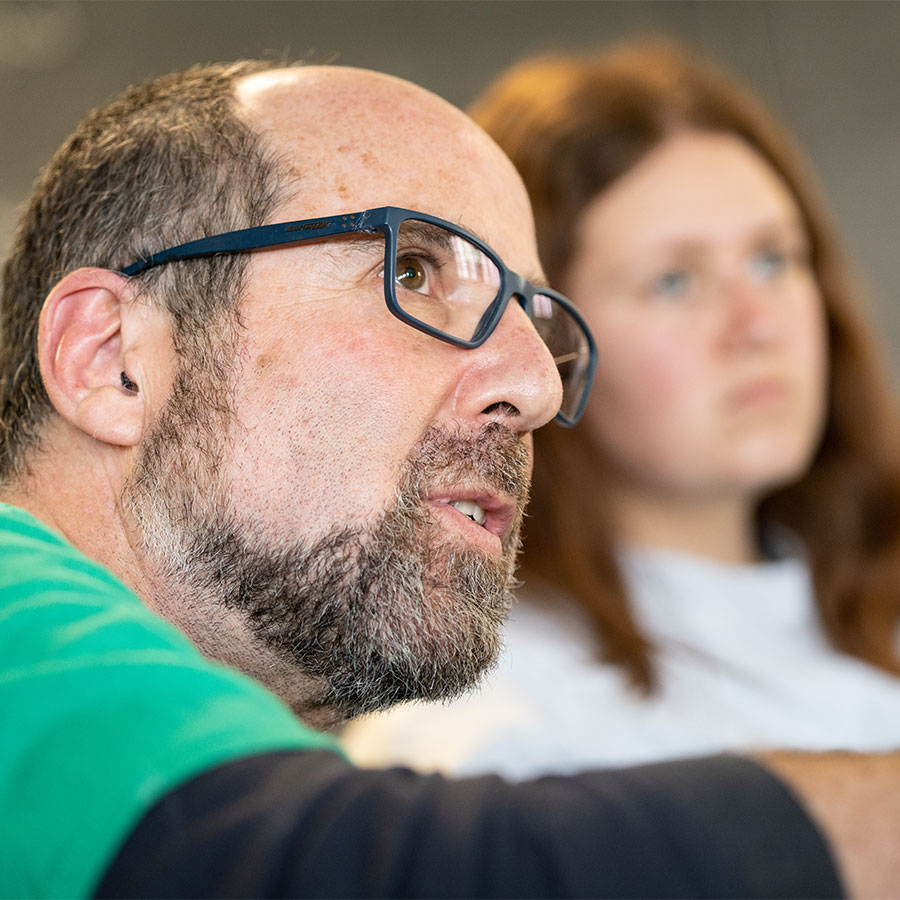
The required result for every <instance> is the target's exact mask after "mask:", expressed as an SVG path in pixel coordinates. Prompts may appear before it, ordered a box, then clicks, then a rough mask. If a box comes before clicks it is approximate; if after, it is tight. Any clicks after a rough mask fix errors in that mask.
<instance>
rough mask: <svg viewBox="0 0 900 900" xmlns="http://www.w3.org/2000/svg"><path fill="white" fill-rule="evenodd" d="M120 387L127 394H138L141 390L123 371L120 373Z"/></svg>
mask: <svg viewBox="0 0 900 900" xmlns="http://www.w3.org/2000/svg"><path fill="white" fill-rule="evenodd" d="M122 387H123V388H125V390H126V391H128V393H129V394H138V393H140V390H141V389H140V388H139V387H138V386H137V385H136V384H135V383H134V382H133V381H132V380H131V379H130V378H129V377H128V376H127V375H126V374H125V373H124V372H123V373H122Z"/></svg>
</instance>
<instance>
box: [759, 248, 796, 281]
mask: <svg viewBox="0 0 900 900" xmlns="http://www.w3.org/2000/svg"><path fill="white" fill-rule="evenodd" d="M787 265H788V255H787V253H785V252H783V251H782V250H760V251H759V252H758V253H754V254H753V256H752V257H751V258H750V274H751V275H753V276H754V277H755V278H758V279H759V280H760V281H771V280H772V279H773V278H777V277H778V276H779V275H780V274H781V273H782V272H783V271H784V270H785V269H786V268H787Z"/></svg>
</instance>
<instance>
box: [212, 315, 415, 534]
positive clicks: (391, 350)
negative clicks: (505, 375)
mask: <svg viewBox="0 0 900 900" xmlns="http://www.w3.org/2000/svg"><path fill="white" fill-rule="evenodd" d="M291 343H292V344H293V345H294V346H296V343H297V342H296V341H292V342H291ZM410 352H411V351H410V350H409V349H408V348H402V347H397V346H394V345H392V344H391V343H390V342H389V341H386V340H385V338H384V334H383V333H381V334H378V333H376V332H375V331H374V330H372V331H366V330H364V329H357V330H355V331H353V330H349V329H348V331H347V333H346V334H341V335H339V336H338V335H335V336H329V335H328V334H325V333H320V334H319V335H317V338H316V340H315V341H311V342H307V343H306V349H305V350H304V352H303V353H302V354H298V353H297V352H296V351H293V352H292V351H291V350H289V349H288V344H287V342H283V343H280V344H279V343H273V344H271V345H270V346H269V347H268V348H267V350H266V351H265V352H264V353H261V354H260V355H259V356H257V357H256V358H255V359H251V360H250V361H249V363H248V365H247V368H246V378H245V379H244V383H243V385H242V388H241V390H240V392H239V396H238V401H237V402H238V409H237V419H238V424H237V427H236V428H235V429H234V441H233V446H232V458H231V460H230V462H231V469H232V479H231V481H232V490H233V500H234V502H235V505H236V508H238V509H240V510H241V511H242V514H243V515H245V517H252V518H256V519H258V520H260V521H261V522H263V523H269V524H271V523H272V522H273V521H279V522H283V523H284V524H285V525H286V526H288V527H291V528H293V529H296V530H298V531H299V533H300V534H302V535H303V536H307V537H309V536H313V535H316V534H321V533H324V532H325V531H327V530H328V529H329V528H330V527H332V526H333V525H334V524H335V522H339V523H351V522H356V523H367V522H370V521H372V520H373V519H374V517H375V516H377V515H378V514H379V513H380V512H381V511H382V510H383V509H384V507H385V506H386V505H387V504H388V503H389V502H390V501H391V499H392V497H393V491H394V489H395V486H396V480H397V474H398V472H399V468H400V465H401V463H402V461H403V460H404V459H405V458H406V456H407V455H408V453H409V452H410V450H411V448H412V446H413V445H414V444H415V442H416V441H417V440H418V439H419V437H420V436H421V434H422V432H423V431H424V429H425V427H426V426H427V424H428V423H429V422H430V418H431V414H430V410H429V409H428V407H427V402H428V399H427V396H426V392H425V389H424V386H425V385H427V384H428V383H429V379H428V373H424V374H423V381H421V382H419V381H418V380H417V381H416V386H417V389H416V386H414V385H413V384H412V383H411V380H410V379H409V378H406V379H400V378H399V375H398V373H401V372H409V371H410V370H411V369H410V365H411V362H410V358H409V357H410ZM412 355H413V356H415V353H414V352H413V353H412ZM417 371H420V372H424V370H423V366H422V365H421V364H419V365H418V368H417Z"/></svg>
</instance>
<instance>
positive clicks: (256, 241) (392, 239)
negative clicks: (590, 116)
mask: <svg viewBox="0 0 900 900" xmlns="http://www.w3.org/2000/svg"><path fill="white" fill-rule="evenodd" d="M410 219H412V220H414V221H417V222H425V223H426V224H429V225H435V226H437V227H439V228H443V229H445V230H446V231H449V232H450V233H451V234H456V235H458V236H459V237H461V238H463V239H464V240H466V241H468V242H469V243H471V244H473V245H474V246H475V247H476V248H478V250H480V251H481V252H482V253H483V254H484V255H485V256H486V257H487V258H488V259H489V260H490V261H491V262H492V263H493V264H494V265H495V266H496V268H497V272H498V273H499V275H500V287H499V289H498V291H497V296H496V297H495V298H494V299H493V300H492V301H491V303H490V304H489V306H488V307H487V309H486V310H485V312H484V314H483V315H482V317H481V320H480V322H479V323H478V326H477V328H476V331H475V334H474V335H473V336H472V338H471V339H469V340H466V339H464V338H458V337H455V336H454V335H451V334H447V333H446V332H444V331H441V330H440V329H438V328H435V327H433V326H431V325H428V324H427V323H425V322H422V321H420V320H419V319H416V318H415V317H414V316H412V315H411V314H410V313H408V312H406V310H404V309H403V307H402V306H400V304H399V303H398V302H397V295H396V285H395V279H396V276H397V271H396V262H397V234H398V229H399V228H400V226H401V225H402V224H403V223H404V222H406V221H408V220H410ZM355 232H357V233H358V232H362V233H365V234H373V233H376V232H378V233H380V234H382V235H383V236H384V238H385V252H384V262H385V273H384V299H385V303H386V304H387V307H388V310H390V312H391V313H392V314H393V315H394V316H396V317H397V318H398V319H400V320H401V321H402V322H404V323H405V324H407V325H410V326H411V327H413V328H415V329H417V330H418V331H421V332H424V333H425V334H428V335H430V336H431V337H434V338H437V339H438V340H440V341H444V342H445V343H448V344H452V345H453V346H456V347H462V348H464V349H467V350H472V349H475V348H476V347H480V346H481V345H482V344H483V343H484V342H485V341H486V340H487V339H488V338H489V337H490V336H491V334H493V332H494V329H495V328H496V327H497V325H498V324H499V323H500V320H501V318H502V317H503V313H504V312H506V307H507V305H508V304H509V301H510V299H511V298H512V297H515V298H516V300H517V301H518V303H519V305H520V306H521V307H522V309H523V310H524V312H525V314H526V315H527V316H528V318H529V320H531V321H533V319H534V317H533V314H532V311H533V300H534V295H535V294H539V295H542V296H545V297H548V298H549V299H551V300H553V301H554V302H556V303H558V304H559V305H560V306H562V307H563V309H564V310H565V311H566V312H567V313H568V314H569V315H570V316H571V317H572V318H573V319H574V320H575V322H576V324H577V325H578V326H579V327H580V328H581V330H582V332H583V333H584V335H585V338H586V339H587V344H588V350H589V354H590V356H589V360H588V366H587V371H586V374H585V379H584V384H585V387H584V391H583V394H582V397H581V400H580V401H579V404H578V408H577V410H576V411H575V413H574V414H573V415H572V416H567V415H565V414H564V413H563V412H562V411H560V412H558V413H557V414H556V416H555V421H556V422H558V423H559V424H560V425H563V426H565V427H567V428H571V427H573V426H574V425H575V424H577V422H578V420H579V419H580V418H581V416H582V414H583V412H584V408H585V406H586V404H587V399H588V396H589V395H590V391H591V386H592V384H593V380H594V372H595V370H596V367H597V346H596V343H595V341H594V336H593V335H592V334H591V330H590V328H588V326H587V323H586V322H585V320H584V318H583V317H582V315H581V313H579V312H578V310H577V308H576V307H575V305H574V304H573V303H572V301H571V300H569V299H568V298H567V297H565V296H563V295H562V294H560V293H559V292H558V291H554V290H551V289H550V288H545V287H538V286H536V285H534V284H532V283H531V282H530V281H529V280H528V279H527V278H525V277H524V276H522V275H519V274H518V273H517V272H514V271H513V270H512V269H510V268H509V267H508V266H507V265H506V264H505V263H504V262H503V260H502V259H500V257H499V256H498V255H497V253H496V252H495V251H494V250H493V249H492V248H491V247H489V246H488V245H487V244H485V243H484V241H482V240H481V239H480V238H479V237H477V236H476V235H474V234H472V233H471V232H470V231H467V230H466V229H465V228H462V227H461V226H459V225H454V224H453V223H452V222H448V221H447V220H446V219H441V218H438V217H437V216H432V215H429V214H428V213H423V212H418V211H417V210H412V209H404V208H402V207H399V206H379V207H375V208H372V209H366V210H363V211H362V212H355V213H342V214H340V215H337V216H327V217H324V218H321V217H320V218H314V219H297V220H295V221H292V222H277V223H275V224H272V225H259V226H256V227H254V228H241V229H238V230H237V231H226V232H222V233H221V234H215V235H211V236H209V237H205V238H199V239H198V240H194V241H187V242H186V243H184V244H178V245H176V246H174V247H168V248H167V249H165V250H160V251H158V252H157V253H151V254H149V255H148V256H145V257H142V258H141V259H138V260H136V261H135V262H133V263H131V264H129V265H127V266H125V267H124V268H122V269H119V274H121V275H125V276H128V277H131V276H134V275H140V274H142V273H143V272H146V271H148V270H149V269H152V268H155V267H157V266H161V265H164V264H166V263H170V262H175V261H178V260H186V259H199V258H202V257H206V256H216V255H218V254H232V253H248V252H250V251H252V250H264V249H266V248H269V247H279V246H282V245H286V244H297V243H301V242H305V241H313V240H318V239H320V238H327V237H336V236H338V235H341V234H352V233H355ZM545 346H546V344H545Z"/></svg>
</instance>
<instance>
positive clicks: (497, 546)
mask: <svg viewBox="0 0 900 900" xmlns="http://www.w3.org/2000/svg"><path fill="white" fill-rule="evenodd" d="M431 509H432V510H433V511H434V514H435V517H436V519H437V521H438V522H440V523H441V524H442V525H443V526H444V527H445V528H446V529H447V530H448V531H449V530H454V531H458V532H459V533H460V534H461V535H462V537H463V538H464V539H465V541H466V542H467V543H469V544H474V545H475V546H477V547H478V548H479V549H480V550H484V551H485V552H486V553H490V554H491V555H492V556H500V555H501V554H502V553H503V545H502V543H501V541H500V538H499V536H498V535H496V534H494V533H493V532H490V531H488V530H487V529H486V528H484V527H483V526H481V525H479V524H478V523H477V522H473V521H472V520H471V519H470V518H469V517H468V516H466V515H463V514H462V513H461V512H460V511H459V510H458V509H457V508H456V507H455V506H451V505H450V504H449V503H433V504H431Z"/></svg>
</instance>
